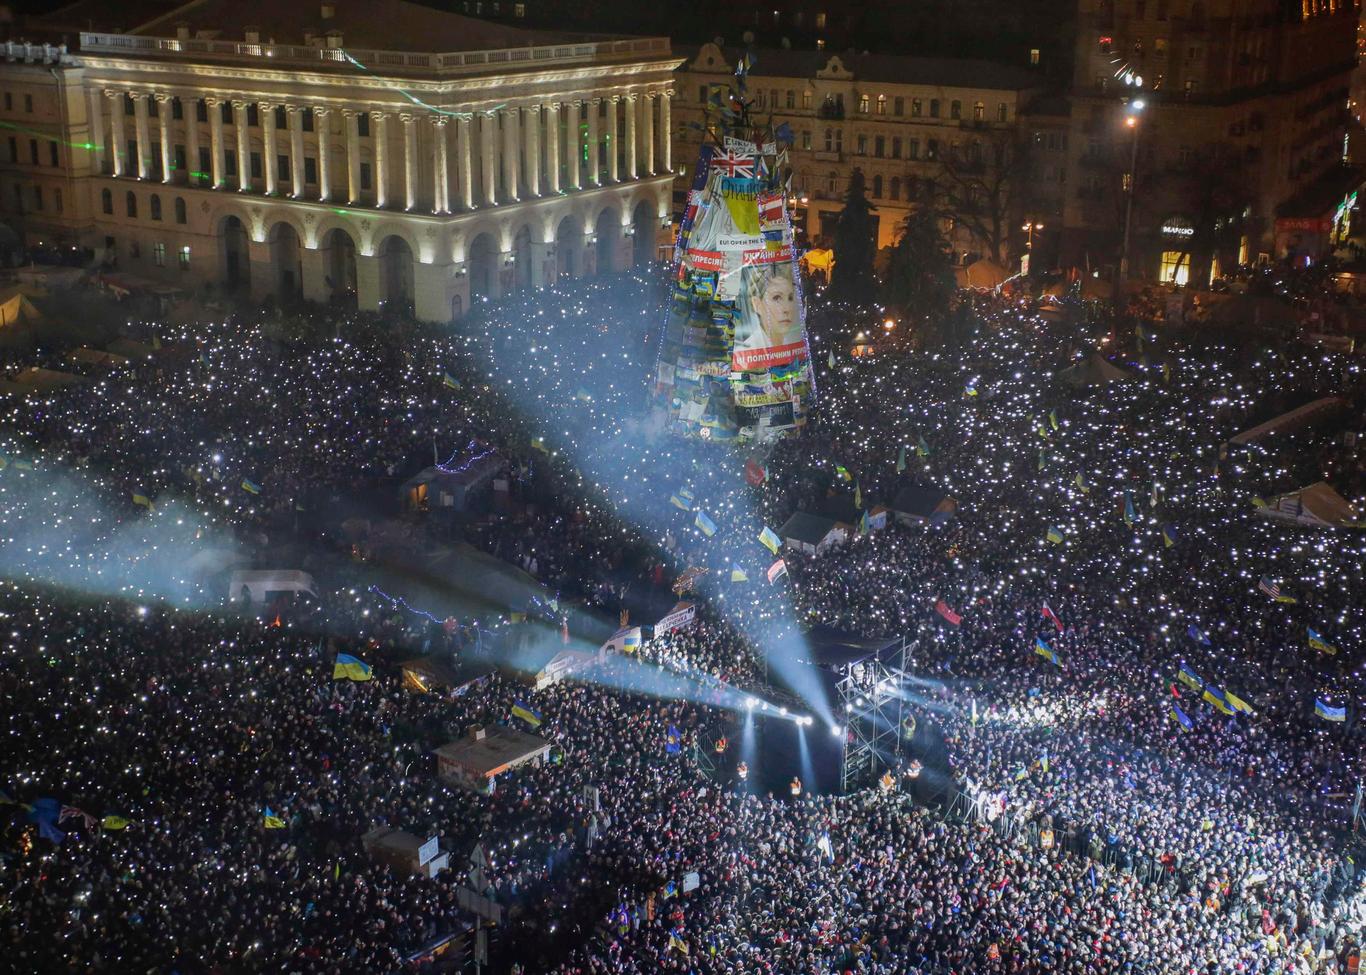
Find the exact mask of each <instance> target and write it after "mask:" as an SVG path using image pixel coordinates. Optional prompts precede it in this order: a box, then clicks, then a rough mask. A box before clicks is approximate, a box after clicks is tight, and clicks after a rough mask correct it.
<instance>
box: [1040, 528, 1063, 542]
mask: <svg viewBox="0 0 1366 975" xmlns="http://www.w3.org/2000/svg"><path fill="white" fill-rule="evenodd" d="M1044 538H1046V539H1048V540H1049V541H1050V542H1052V543H1053V544H1054V545H1061V544H1062V540H1063V534H1062V529H1061V528H1049V529H1048V534H1046V535H1045V536H1044Z"/></svg>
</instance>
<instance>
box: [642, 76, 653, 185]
mask: <svg viewBox="0 0 1366 975" xmlns="http://www.w3.org/2000/svg"><path fill="white" fill-rule="evenodd" d="M642 138H643V139H644V141H645V159H644V160H643V162H644V165H645V175H646V176H653V175H654V174H655V96H654V93H653V92H647V93H646V95H645V131H644V132H643V133H642Z"/></svg>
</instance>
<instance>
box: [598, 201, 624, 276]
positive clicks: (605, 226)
mask: <svg viewBox="0 0 1366 975" xmlns="http://www.w3.org/2000/svg"><path fill="white" fill-rule="evenodd" d="M593 235H594V236H595V237H597V239H598V243H597V250H598V273H599V274H611V273H612V272H613V271H615V270H616V269H617V244H618V243H619V242H620V240H621V214H620V213H618V212H617V211H616V210H614V209H612V208H610V207H609V208H608V209H606V210H603V211H602V212H601V213H599V214H598V222H597V223H596V224H594V225H593Z"/></svg>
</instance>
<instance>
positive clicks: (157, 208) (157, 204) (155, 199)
mask: <svg viewBox="0 0 1366 975" xmlns="http://www.w3.org/2000/svg"><path fill="white" fill-rule="evenodd" d="M148 209H150V210H151V212H152V219H153V220H160V219H161V197H160V196H159V195H157V194H156V193H153V194H152V199H151V200H150V201H148Z"/></svg>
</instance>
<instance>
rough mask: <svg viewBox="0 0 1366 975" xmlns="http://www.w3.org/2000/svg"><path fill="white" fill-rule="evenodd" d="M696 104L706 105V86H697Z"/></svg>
mask: <svg viewBox="0 0 1366 975" xmlns="http://www.w3.org/2000/svg"><path fill="white" fill-rule="evenodd" d="M697 104H699V105H705V104H707V86H706V85H698V86H697Z"/></svg>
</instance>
